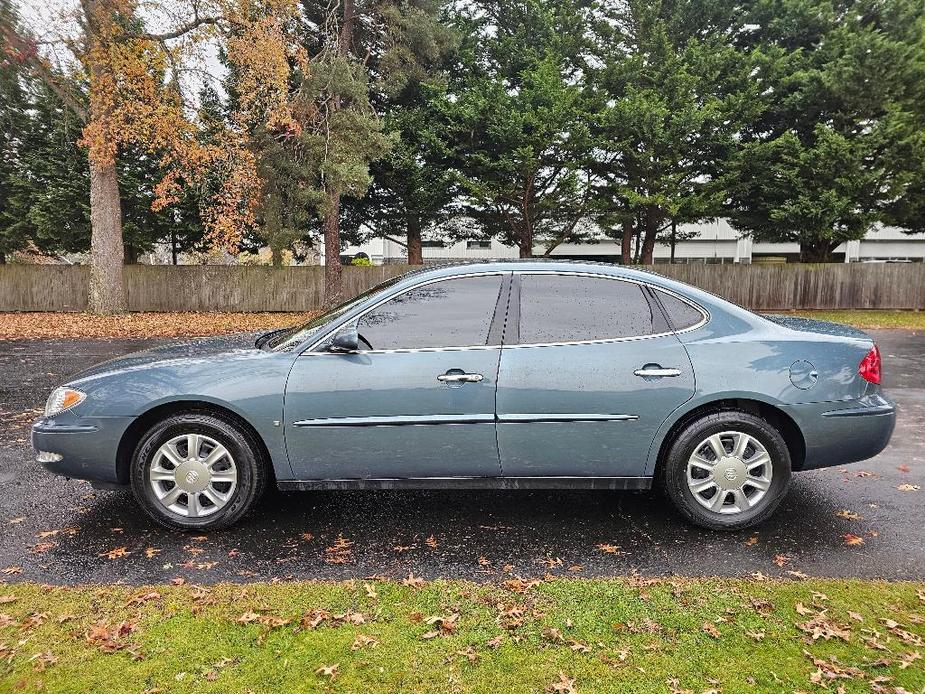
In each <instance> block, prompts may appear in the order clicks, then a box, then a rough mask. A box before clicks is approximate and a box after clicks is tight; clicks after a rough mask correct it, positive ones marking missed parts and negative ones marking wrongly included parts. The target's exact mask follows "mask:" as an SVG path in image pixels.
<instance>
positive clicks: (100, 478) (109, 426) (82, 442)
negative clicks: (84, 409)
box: [32, 417, 134, 484]
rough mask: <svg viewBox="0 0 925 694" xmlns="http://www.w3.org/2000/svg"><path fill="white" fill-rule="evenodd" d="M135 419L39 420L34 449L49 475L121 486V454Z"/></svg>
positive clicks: (33, 433) (33, 427) (71, 418)
mask: <svg viewBox="0 0 925 694" xmlns="http://www.w3.org/2000/svg"><path fill="white" fill-rule="evenodd" d="M133 420H134V417H69V418H64V417H62V419H61V420H60V421H59V420H58V419H56V418H52V419H44V418H43V419H39V420H38V421H37V422H35V424H33V425H32V447H33V448H34V449H35V451H36V454H38V453H46V454H48V453H52V454H56V455H53V456H48V455H46V456H43V457H42V459H41V460H39V462H40V463H41V465H42V466H44V467H45V468H46V469H47V470H49V471H50V472H53V473H54V474H56V475H63V476H65V477H74V478H77V479H82V480H89V481H91V482H104V483H109V484H120V480H119V477H118V466H117V459H118V451H119V442H120V441H121V440H122V435H123V434H124V433H125V431H126V429H128V427H129V425H130V424H131V423H132V421H133Z"/></svg>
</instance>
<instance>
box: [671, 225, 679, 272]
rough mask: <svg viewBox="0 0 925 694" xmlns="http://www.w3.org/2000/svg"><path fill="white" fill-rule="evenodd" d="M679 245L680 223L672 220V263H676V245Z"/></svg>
mask: <svg viewBox="0 0 925 694" xmlns="http://www.w3.org/2000/svg"><path fill="white" fill-rule="evenodd" d="M677 245H678V223H677V222H676V221H675V220H673V219H672V220H671V264H672V265H674V251H675V246H677Z"/></svg>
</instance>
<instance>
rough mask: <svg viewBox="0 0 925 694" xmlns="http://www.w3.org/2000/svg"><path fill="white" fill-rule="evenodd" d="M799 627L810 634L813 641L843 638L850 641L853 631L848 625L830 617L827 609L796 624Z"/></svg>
mask: <svg viewBox="0 0 925 694" xmlns="http://www.w3.org/2000/svg"><path fill="white" fill-rule="evenodd" d="M796 626H797V628H798V629H800V630H801V631H803V632H805V633H807V634H809V635H810V636H811V637H812V639H813V641H816V640H817V639H820V638H821V639H825V640H826V641H828V640H830V639H841V640H842V641H848V640H850V638H851V631H850V629H849V628H848V627H847V626H844V625H840V624H837V623H835V622H833V621H832V620H831V619H829V618H828V617H827V616H826V614H825V610H822V611H821V612H819V613H817V614H816V616H815V617H813V618H812V619H810V620H808V621H806V622H801V623H799V624H797V625H796Z"/></svg>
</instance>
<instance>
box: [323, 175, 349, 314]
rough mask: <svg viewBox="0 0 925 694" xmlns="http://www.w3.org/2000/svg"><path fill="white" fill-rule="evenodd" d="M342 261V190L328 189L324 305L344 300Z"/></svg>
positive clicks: (327, 305)
mask: <svg viewBox="0 0 925 694" xmlns="http://www.w3.org/2000/svg"><path fill="white" fill-rule="evenodd" d="M341 270H342V268H341V263H340V191H337V190H331V191H328V211H327V214H325V216H324V307H325V308H331V307H332V306H337V304H339V303H340V302H341V301H343V291H344V290H343V283H342V282H341V274H342V272H341Z"/></svg>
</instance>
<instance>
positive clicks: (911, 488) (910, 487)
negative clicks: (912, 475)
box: [896, 484, 921, 492]
mask: <svg viewBox="0 0 925 694" xmlns="http://www.w3.org/2000/svg"><path fill="white" fill-rule="evenodd" d="M896 488H897V489H898V490H899V491H901V492H917V491H918V490H919V489H921V487H920V486H919V485H917V484H901V485H899V486H898V487H896Z"/></svg>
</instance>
